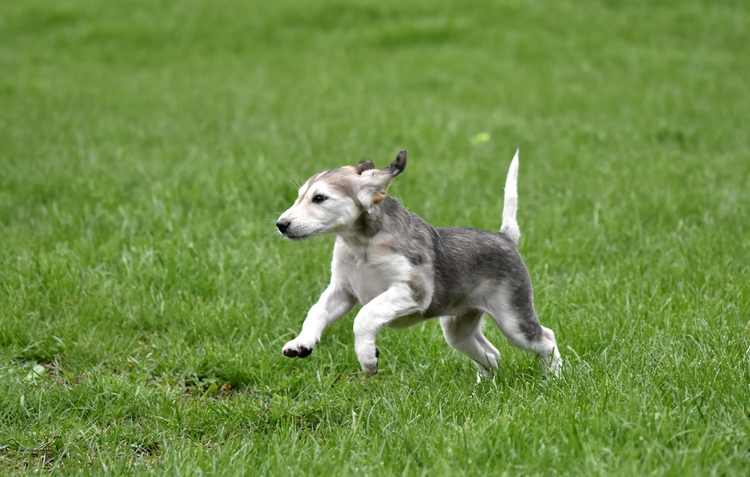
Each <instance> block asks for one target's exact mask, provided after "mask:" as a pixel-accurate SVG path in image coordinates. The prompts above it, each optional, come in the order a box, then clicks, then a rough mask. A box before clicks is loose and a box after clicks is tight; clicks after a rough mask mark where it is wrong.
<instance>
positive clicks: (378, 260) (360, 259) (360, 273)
mask: <svg viewBox="0 0 750 477" xmlns="http://www.w3.org/2000/svg"><path fill="white" fill-rule="evenodd" d="M410 274H411V265H410V264H409V261H408V260H407V259H406V257H404V256H402V255H399V254H395V253H390V254H374V253H372V252H371V251H370V250H365V249H353V250H352V249H349V248H346V247H337V248H336V249H335V250H334V258H333V275H334V279H335V280H337V281H340V282H345V283H346V284H348V285H349V288H350V289H351V290H352V291H353V292H354V295H355V296H356V297H357V299H358V300H359V302H360V303H362V304H363V305H366V304H367V303H369V302H370V301H372V300H373V299H374V298H375V297H377V296H378V295H380V294H381V293H383V292H385V291H386V290H388V288H389V287H390V286H391V285H392V284H393V283H396V282H406V281H408V280H409V276H410Z"/></svg>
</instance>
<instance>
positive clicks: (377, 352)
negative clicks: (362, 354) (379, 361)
mask: <svg viewBox="0 0 750 477" xmlns="http://www.w3.org/2000/svg"><path fill="white" fill-rule="evenodd" d="M375 357H376V358H379V357H380V350H379V349H378V348H375Z"/></svg>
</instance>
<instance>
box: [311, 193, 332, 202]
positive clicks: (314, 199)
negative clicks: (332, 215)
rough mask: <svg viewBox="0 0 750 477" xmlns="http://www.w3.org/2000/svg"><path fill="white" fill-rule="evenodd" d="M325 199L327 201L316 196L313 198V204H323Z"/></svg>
mask: <svg viewBox="0 0 750 477" xmlns="http://www.w3.org/2000/svg"><path fill="white" fill-rule="evenodd" d="M326 199H328V197H326V196H324V195H320V194H318V195H316V196H315V197H313V202H315V203H316V204H320V203H321V202H324V201H325V200H326Z"/></svg>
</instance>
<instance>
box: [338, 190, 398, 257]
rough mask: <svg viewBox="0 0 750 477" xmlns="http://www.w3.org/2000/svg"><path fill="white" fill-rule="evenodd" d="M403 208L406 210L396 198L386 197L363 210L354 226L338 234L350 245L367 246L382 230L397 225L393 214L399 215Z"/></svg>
mask: <svg viewBox="0 0 750 477" xmlns="http://www.w3.org/2000/svg"><path fill="white" fill-rule="evenodd" d="M402 210H403V211H405V209H404V208H403V206H401V204H399V203H398V201H397V200H396V199H394V198H392V197H386V198H385V199H383V200H382V201H381V202H379V203H378V204H376V205H374V206H373V207H371V208H370V210H365V211H363V212H362V213H361V214H360V216H359V217H358V218H357V220H356V221H355V222H354V226H353V227H351V228H349V229H348V230H347V231H346V232H339V233H337V236H338V237H339V238H341V239H342V240H343V241H344V243H345V244H346V245H348V246H350V247H367V246H368V245H369V244H370V243H371V242H372V241H373V239H374V238H375V237H376V236H377V235H378V234H379V233H380V232H382V231H384V230H387V229H388V228H389V227H393V226H397V224H396V223H394V220H393V219H394V218H396V217H391V215H394V216H398V215H400V212H401V211H402Z"/></svg>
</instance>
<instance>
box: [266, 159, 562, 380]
mask: <svg viewBox="0 0 750 477" xmlns="http://www.w3.org/2000/svg"><path fill="white" fill-rule="evenodd" d="M405 168H406V151H401V152H400V153H399V154H398V156H397V157H396V160H394V161H393V162H392V163H391V164H390V165H389V166H388V167H386V168H384V169H375V165H374V163H373V161H372V160H370V159H367V160H364V161H361V162H359V163H358V164H356V165H348V166H344V167H340V168H338V169H332V170H327V171H324V172H320V173H318V174H315V175H314V176H312V177H311V178H310V179H309V180H308V181H307V182H305V184H304V185H303V186H302V187H300V189H299V195H298V197H297V200H296V201H295V202H294V204H293V205H292V206H291V207H290V208H289V209H288V210H287V211H286V212H284V213H283V214H281V217H279V219H278V221H277V222H276V227H277V229H278V231H279V233H281V234H282V235H283V236H284V237H286V238H287V239H289V240H294V241H297V240H304V239H307V238H310V237H314V236H317V235H322V234H328V233H332V234H335V235H336V243H335V245H334V248H333V263H332V265H331V282H330V284H329V285H328V287H327V288H326V290H325V291H324V292H323V294H322V295H321V297H320V299H319V300H318V302H317V303H316V304H315V305H313V307H312V308H311V309H310V311H309V312H308V314H307V318H305V321H304V323H303V325H302V331H301V332H300V333H299V335H298V336H297V337H296V338H294V339H293V340H291V341H289V342H288V343H286V344H285V345H284V347H283V349H282V352H283V353H284V355H285V356H288V357H290V358H293V357H299V358H305V357H307V356H309V355H310V353H312V351H313V349H315V347H316V346H317V345H318V344H319V343H320V339H321V336H322V334H323V331H324V330H325V329H326V328H327V327H328V326H329V325H331V324H332V323H333V322H335V321H336V320H338V319H339V318H341V317H342V316H343V315H344V314H346V313H347V312H348V311H349V310H351V309H352V307H354V305H355V304H356V303H357V302H359V303H360V304H362V308H361V309H360V311H359V313H357V316H356V318H355V319H354V349H355V351H356V354H357V359H358V360H359V363H360V365H361V366H362V370H363V371H364V372H365V373H367V374H369V375H374V374H376V373H377V372H378V356H379V354H380V351H379V350H378V348H377V346H376V337H377V334H378V332H379V331H380V330H381V329H383V328H384V327H386V326H387V327H394V328H403V327H406V326H410V325H413V324H415V323H418V322H421V321H423V320H425V319H429V318H439V319H440V325H441V326H442V329H443V334H444V336H445V339H446V341H447V342H448V344H450V346H452V347H453V348H454V349H456V350H457V351H459V352H461V353H463V354H465V355H466V356H468V357H469V358H471V359H472V360H473V361H474V363H475V364H476V365H477V367H478V369H479V371H480V372H482V374H484V375H485V376H488V377H489V376H491V375H492V374H493V373H495V372H496V370H497V365H498V361H499V360H500V353H499V352H498V351H497V349H496V348H495V347H494V346H493V345H492V343H490V342H489V341H488V340H487V338H485V336H484V334H482V325H483V321H484V318H483V317H484V315H485V314H487V315H489V316H490V317H492V319H493V320H494V322H495V324H496V325H497V326H498V328H500V331H501V332H502V333H503V335H505V337H506V338H507V339H508V340H509V341H510V342H511V343H512V344H513V345H515V346H516V347H518V348H520V349H522V350H525V351H530V352H535V353H537V354H538V355H539V358H540V361H542V363H543V365H544V367H545V369H546V370H547V371H551V372H552V373H554V374H555V375H559V373H560V370H561V367H562V360H561V358H560V353H559V351H558V348H557V342H556V341H555V334H554V333H553V332H552V330H550V329H549V328H545V327H543V326H542V325H541V324H540V322H539V319H538V317H537V315H536V312H535V311H534V303H533V291H532V286H531V279H530V277H529V273H528V271H527V270H526V266H525V265H524V263H523V260H522V259H521V255H520V254H519V252H518V240H519V238H520V236H521V232H520V230H519V227H518V222H517V221H516V210H517V203H518V192H517V181H518V151H516V155H515V157H514V158H513V160H512V162H511V165H510V170H509V172H508V176H507V179H506V183H505V202H504V208H503V215H502V226H501V227H500V231H499V232H488V231H484V230H478V229H473V228H465V227H441V228H435V227H432V226H431V225H429V224H428V223H427V222H425V221H424V220H422V219H420V218H419V217H418V216H416V215H414V214H412V213H410V212H409V211H407V210H406V209H405V208H404V207H403V206H402V205H401V204H399V202H398V201H396V200H395V199H394V198H392V197H390V196H389V195H388V194H387V190H388V186H389V185H390V184H391V182H392V181H393V179H394V178H395V177H397V176H398V175H399V174H401V173H402V172H404V169H405Z"/></svg>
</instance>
